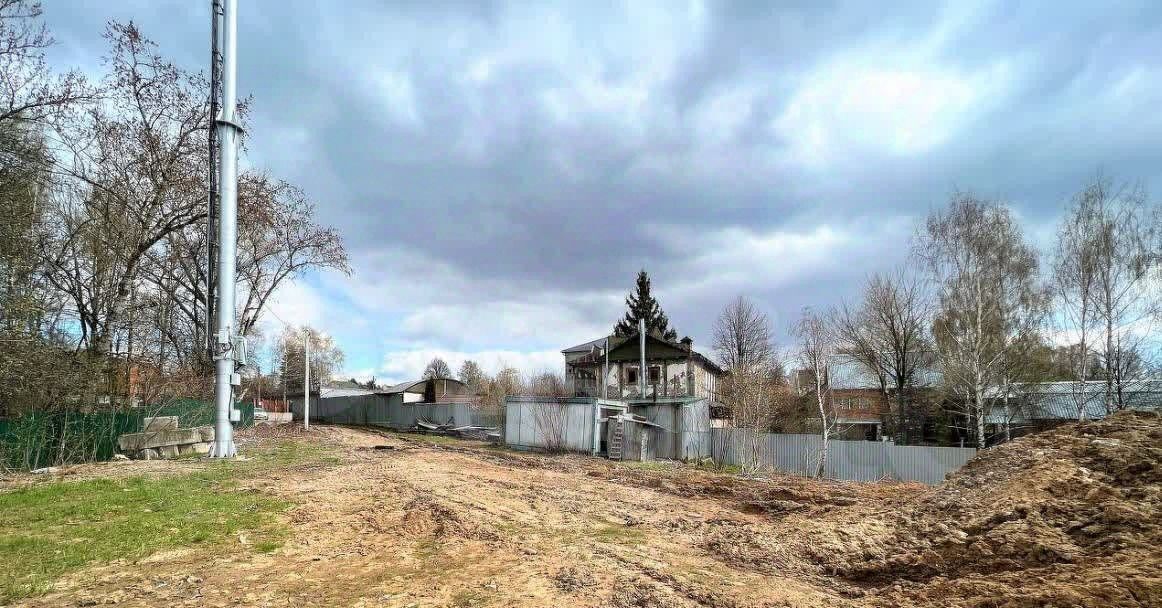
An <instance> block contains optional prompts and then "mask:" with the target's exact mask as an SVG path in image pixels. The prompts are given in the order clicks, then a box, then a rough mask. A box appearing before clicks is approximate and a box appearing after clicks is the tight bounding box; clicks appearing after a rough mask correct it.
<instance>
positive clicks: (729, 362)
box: [714, 295, 774, 370]
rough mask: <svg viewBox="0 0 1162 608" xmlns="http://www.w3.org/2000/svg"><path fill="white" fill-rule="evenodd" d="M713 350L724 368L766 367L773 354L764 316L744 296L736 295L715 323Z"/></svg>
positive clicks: (768, 323)
mask: <svg viewBox="0 0 1162 608" xmlns="http://www.w3.org/2000/svg"><path fill="white" fill-rule="evenodd" d="M714 351H715V352H716V353H717V354H718V360H719V362H721V363H722V365H723V366H724V367H725V368H726V369H730V370H734V369H748V368H752V367H766V366H767V365H768V364H769V363H770V361H771V359H772V357H773V353H774V345H773V344H772V342H771V323H770V321H769V320H768V319H767V315H766V314H764V313H762V312H761V311H759V309H758V308H756V307H755V305H754V303H752V302H751V301H750V300H749V299H747V298H746V297H745V296H742V295H739V296H736V297H735V298H734V299H733V300H731V302H730V303H729V304H727V305H726V308H724V309H723V310H722V312H721V313H720V314H719V315H718V320H717V321H716V322H715V324H714Z"/></svg>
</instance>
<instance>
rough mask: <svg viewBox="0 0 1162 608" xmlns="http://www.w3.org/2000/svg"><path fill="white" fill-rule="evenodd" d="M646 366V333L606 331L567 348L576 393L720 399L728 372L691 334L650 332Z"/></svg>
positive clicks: (568, 381)
mask: <svg viewBox="0 0 1162 608" xmlns="http://www.w3.org/2000/svg"><path fill="white" fill-rule="evenodd" d="M645 351H646V352H645V358H646V369H645V370H642V369H641V367H642V366H641V336H640V334H638V333H637V332H635V333H633V334H632V335H629V336H621V337H618V336H606V337H602V338H598V339H596V340H590V341H589V342H585V343H583V344H578V345H576V346H572V347H569V348H566V349H565V350H563V351H561V354H563V355H564V356H565V383H566V386H567V390H568V392H569V393H570V394H571V395H573V396H575V397H604V398H609V399H643V398H645V399H649V398H656V397H698V398H704V399H707V400H709V401H710V402H711V403H713V402H714V401H716V397H717V392H718V381H719V379H720V378H721V377H722V376H723V375H724V374H725V373H726V372H725V371H724V370H723V369H722V368H721V367H719V366H718V364H716V363H714V362H713V361H711V360H710V359H709V358H707V357H705V356H704V355H702V354H701V353H699V352H697V351H695V350H694V341H693V340H692V339H690V338H689V337H686V338H683V339H682V340H680V341H678V342H671V341H669V340H666V339H665V338H663V337H662V335H661V334H660V333H658V332H656V331H651V332H647V335H646V344H645Z"/></svg>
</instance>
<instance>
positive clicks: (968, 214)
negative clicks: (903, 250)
mask: <svg viewBox="0 0 1162 608" xmlns="http://www.w3.org/2000/svg"><path fill="white" fill-rule="evenodd" d="M916 253H917V255H918V256H919V257H920V258H921V259H922V260H923V261H924V262H925V263H926V266H927V268H928V271H929V273H930V275H931V278H932V280H933V283H934V284H935V286H936V290H937V297H938V300H939V314H938V316H937V318H936V320H935V322H934V323H933V334H934V337H935V342H936V348H937V351H938V353H939V356H940V364H941V367H942V369H943V372H944V380H945V383H946V384H947V385H948V388H949V389H950V392H951V393H952V394H954V395H956V396H957V398H958V399H959V398H960V397H963V399H964V401H963V402H962V403H963V405H964V409H963V411H962V413H963V414H964V415H965V417H966V418H967V419H968V420H969V421H970V422H972V423H974V425H973V426H974V429H975V435H976V442H977V446H978V447H981V448H983V447H985V445H986V437H985V416H986V413H987V401H988V400H989V399H990V398H991V397H992V396H993V395H994V394H996V393H997V392H998V389H1004V387H1005V386H1006V385H1007V384H1008V382H1009V380H1008V379H1007V377H1006V374H1007V373H1008V369H1009V367H1008V366H1009V365H1010V364H1011V361H1013V360H1015V358H1016V357H1018V356H1019V355H1020V352H1019V351H1020V350H1021V349H1024V348H1027V347H1028V345H1029V344H1032V343H1034V342H1035V340H1032V339H1031V336H1033V335H1035V334H1036V333H1037V331H1038V330H1039V328H1040V324H1041V321H1042V319H1043V315H1044V311H1045V297H1044V291H1043V289H1042V287H1041V286H1040V285H1039V284H1038V281H1037V269H1038V258H1037V252H1036V250H1035V249H1033V248H1032V247H1030V246H1028V245H1027V244H1026V243H1025V242H1024V239H1023V237H1022V235H1021V230H1020V227H1019V226H1018V225H1017V223H1016V221H1015V220H1014V219H1013V217H1012V216H1011V215H1010V213H1009V211H1008V209H1007V208H1005V207H1004V206H1002V205H1000V204H998V203H995V202H988V201H983V200H980V199H977V198H975V197H974V196H972V195H971V194H963V193H958V194H956V195H955V196H954V197H953V198H952V201H951V203H950V205H949V206H948V208H946V209H943V210H936V211H933V212H932V214H931V215H929V217H928V220H927V222H926V223H925V226H924V228H923V230H922V231H921V232H920V234H919V235H918V237H917V242H916Z"/></svg>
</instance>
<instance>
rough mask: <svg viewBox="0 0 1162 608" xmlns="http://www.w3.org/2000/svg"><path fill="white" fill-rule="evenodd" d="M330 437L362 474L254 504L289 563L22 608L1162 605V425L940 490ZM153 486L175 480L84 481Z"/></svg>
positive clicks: (1020, 461)
mask: <svg viewBox="0 0 1162 608" xmlns="http://www.w3.org/2000/svg"><path fill="white" fill-rule="evenodd" d="M1102 424H1105V425H1106V426H1104V427H1103V426H1101V425H1102ZM310 437H311V440H312V441H318V442H322V443H324V444H327V445H331V446H335V448H336V450H337V453H338V454H339V455H340V456H341V461H342V462H341V463H338V464H328V465H324V466H312V467H306V468H292V469H289V470H286V471H280V472H278V473H276V474H271V475H266V476H264V477H263V478H260V479H254V480H250V481H247V482H245V483H244V486H245V487H244V488H243V489H242V490H241V491H263V492H269V493H271V494H274V495H277V496H280V497H284V498H286V499H288V500H289V501H291V502H292V503H294V505H295V506H294V507H292V508H291V509H290V510H289V511H288V512H287V513H286V514H285V515H284V517H285V518H286V520H287V524H288V526H289V528H290V537H289V538H288V539H287V541H286V543H285V544H284V546H283V547H282V548H281V549H278V550H276V551H274V552H273V553H259V552H255V551H251V550H249V549H248V547H247V544H246V539H245V538H244V537H241V538H239V539H238V542H237V543H236V544H235V545H233V546H228V547H225V548H223V547H218V548H216V549H186V550H179V551H171V552H167V553H164V554H160V555H154V556H152V557H150V558H147V559H145V560H142V561H140V562H138V563H113V564H109V565H102V566H96V567H92V568H89V569H87V570H84V571H82V572H79V573H76V574H74V575H71V576H69V577H67V578H66V579H64V580H62V581H61V582H60V583H59V585H58V586H57V590H55V591H53V592H52V593H51V594H49V595H47V596H43V597H40V598H35V599H32V600H28V601H27V602H26V603H25V604H23V605H28V606H62V605H63V606H69V605H99V604H105V603H108V604H116V605H119V606H295V607H302V606H397V607H415V608H419V607H426V606H522V607H523V606H612V607H628V606H641V607H646V606H727V607H729V606H982V607H983V606H1106V605H1111V606H1112V605H1117V606H1159V605H1162V549H1160V547H1162V536H1160V533H1159V526H1160V524H1159V521H1158V520H1159V517H1160V511H1159V506H1160V505H1162V497H1160V492H1159V483H1160V481H1162V469H1160V468H1159V467H1160V465H1159V463H1160V454H1162V424H1160V423H1159V420H1158V418H1157V417H1119V418H1118V419H1117V420H1116V421H1115V422H1109V423H1091V424H1089V425H1081V426H1080V427H1070V429H1069V430H1061V431H1054V432H1053V433H1049V434H1046V435H1044V436H1038V437H1030V438H1025V439H1021V440H1018V441H1015V442H1012V443H1010V444H1008V445H1007V446H1005V447H1004V448H1003V449H995V450H989V451H987V452H985V454H984V455H982V456H981V457H978V459H977V460H974V461H973V462H972V463H970V464H969V465H968V466H967V467H966V468H965V469H964V471H962V472H961V473H959V474H958V475H957V476H955V477H954V478H953V479H951V480H950V481H949V482H947V483H946V484H945V485H944V486H941V487H940V488H936V489H933V488H927V487H924V486H920V485H917V484H855V483H832V482H819V481H812V480H805V479H800V478H794V477H777V478H771V479H761V480H753V479H744V478H741V477H737V476H730V475H723V474H716V473H711V472H706V471H702V470H698V469H695V468H693V467H689V466H677V465H674V466H667V465H658V466H642V465H640V464H638V465H635V464H628V463H624V464H623V463H611V462H608V461H603V460H599V459H592V458H586V457H581V456H540V455H532V454H517V453H512V452H507V451H501V450H496V449H492V448H488V447H485V446H483V445H482V444H473V443H468V442H454V443H453V442H449V443H440V444H433V443H431V442H429V441H426V440H425V439H422V438H415V437H410V436H406V435H393V434H388V433H379V432H375V431H369V430H356V429H347V428H336V427H320V428H318V429H316V430H313V431H312V432H311V434H310ZM273 440H275V441H277V440H278V439H273ZM1095 440H1096V443H1095ZM377 447H378V448H379V449H376V448H377ZM139 466H140V467H142V468H148V469H150V471H151V472H153V473H157V474H164V467H166V466H167V465H166V464H156V463H121V464H118V465H113V464H110V465H108V466H105V467H92V468H90V469H86V470H84V471H82V472H81V473H80V474H81V475H103V474H117V475H120V474H127V473H128V472H132V471H134V469H136V468H137V467H139ZM186 466H188V465H186Z"/></svg>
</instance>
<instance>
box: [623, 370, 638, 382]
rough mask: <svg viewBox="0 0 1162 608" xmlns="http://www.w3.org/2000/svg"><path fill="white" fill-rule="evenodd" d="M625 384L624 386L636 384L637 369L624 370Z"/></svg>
mask: <svg viewBox="0 0 1162 608" xmlns="http://www.w3.org/2000/svg"><path fill="white" fill-rule="evenodd" d="M625 383H626V384H637V368H636V367H627V368H625Z"/></svg>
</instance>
